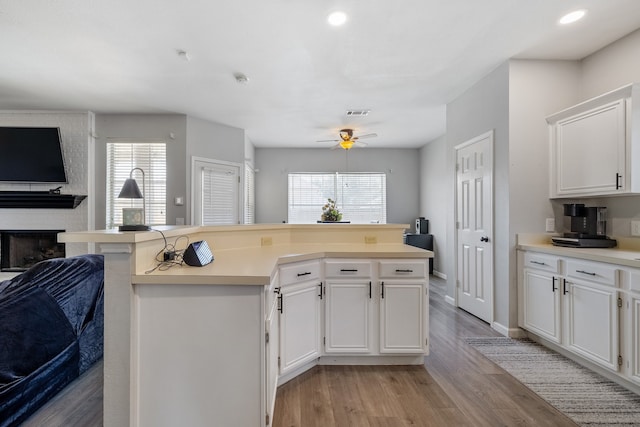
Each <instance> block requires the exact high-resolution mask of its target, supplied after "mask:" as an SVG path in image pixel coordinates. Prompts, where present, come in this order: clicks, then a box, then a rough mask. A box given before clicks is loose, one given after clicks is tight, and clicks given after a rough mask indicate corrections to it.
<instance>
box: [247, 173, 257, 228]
mask: <svg viewBox="0 0 640 427" xmlns="http://www.w3.org/2000/svg"><path fill="white" fill-rule="evenodd" d="M255 177H256V173H255V171H254V170H253V168H252V167H251V165H250V164H249V163H245V165H244V223H245V224H254V223H255V221H256V214H255V212H256V190H255Z"/></svg>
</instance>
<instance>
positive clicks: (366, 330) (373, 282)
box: [324, 259, 428, 356]
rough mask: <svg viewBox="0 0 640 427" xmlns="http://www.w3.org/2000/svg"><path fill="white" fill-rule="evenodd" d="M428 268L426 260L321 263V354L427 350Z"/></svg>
mask: <svg viewBox="0 0 640 427" xmlns="http://www.w3.org/2000/svg"><path fill="white" fill-rule="evenodd" d="M427 272H428V267H427V261H426V260H378V261H373V260H344V259H333V260H327V261H325V275H326V290H327V291H326V308H325V348H324V351H325V353H327V354H334V353H341V354H349V355H358V354H360V355H373V356H376V355H391V354H393V355H407V354H424V353H426V352H427V349H428V346H427V336H428V308H427V307H428V276H427Z"/></svg>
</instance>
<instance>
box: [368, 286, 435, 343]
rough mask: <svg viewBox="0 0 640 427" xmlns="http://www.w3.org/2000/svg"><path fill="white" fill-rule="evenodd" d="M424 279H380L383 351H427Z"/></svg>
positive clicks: (381, 341)
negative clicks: (381, 280)
mask: <svg viewBox="0 0 640 427" xmlns="http://www.w3.org/2000/svg"><path fill="white" fill-rule="evenodd" d="M426 305H427V296H426V287H425V284H424V282H409V281H407V282H396V281H384V282H381V283H380V353H424V352H426V348H427V342H426V337H427V335H426V332H427V331H426V328H427V326H426V319H425V317H426V312H425V307H426Z"/></svg>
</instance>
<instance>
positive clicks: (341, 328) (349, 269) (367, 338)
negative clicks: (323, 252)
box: [324, 260, 374, 354]
mask: <svg viewBox="0 0 640 427" xmlns="http://www.w3.org/2000/svg"><path fill="white" fill-rule="evenodd" d="M325 276H326V285H325V289H326V300H325V304H326V306H325V347H324V351H325V353H328V354H331V353H350V354H354V353H360V354H370V353H372V352H373V342H372V341H373V340H372V329H371V328H372V321H373V297H374V295H373V289H372V286H373V284H372V278H371V261H368V260H366V261H360V260H358V261H344V260H327V261H325Z"/></svg>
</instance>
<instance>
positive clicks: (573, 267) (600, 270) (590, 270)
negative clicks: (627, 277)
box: [566, 259, 618, 286]
mask: <svg viewBox="0 0 640 427" xmlns="http://www.w3.org/2000/svg"><path fill="white" fill-rule="evenodd" d="M566 276H567V277H568V278H573V279H580V280H589V281H591V282H597V283H602V284H604V285H609V286H617V284H618V280H617V278H618V269H617V268H616V266H615V265H611V264H602V263H599V262H588V261H579V260H573V259H569V260H567V273H566Z"/></svg>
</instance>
